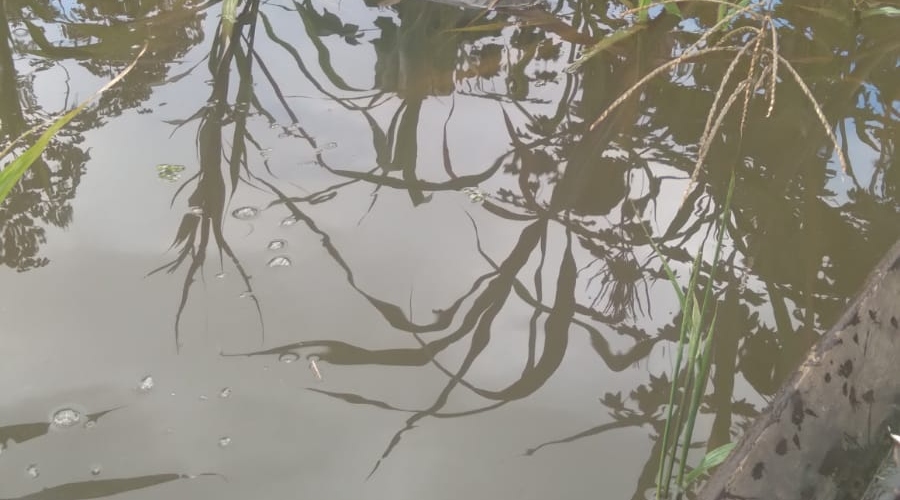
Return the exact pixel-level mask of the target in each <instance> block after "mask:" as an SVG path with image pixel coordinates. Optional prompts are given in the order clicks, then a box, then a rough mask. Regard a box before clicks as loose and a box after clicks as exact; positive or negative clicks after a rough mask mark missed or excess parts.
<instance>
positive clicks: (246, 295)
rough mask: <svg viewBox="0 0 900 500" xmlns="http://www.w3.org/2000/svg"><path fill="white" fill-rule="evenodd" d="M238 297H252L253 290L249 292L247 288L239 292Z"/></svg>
mask: <svg viewBox="0 0 900 500" xmlns="http://www.w3.org/2000/svg"><path fill="white" fill-rule="evenodd" d="M238 297H240V298H242V299H249V298H250V297H253V292H251V291H249V290H248V291H246V292H241V294H240V295H238Z"/></svg>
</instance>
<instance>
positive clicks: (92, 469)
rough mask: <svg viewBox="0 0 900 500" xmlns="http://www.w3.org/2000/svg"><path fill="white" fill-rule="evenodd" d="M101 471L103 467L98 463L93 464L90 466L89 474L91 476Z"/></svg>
mask: <svg viewBox="0 0 900 500" xmlns="http://www.w3.org/2000/svg"><path fill="white" fill-rule="evenodd" d="M101 472H103V468H102V467H100V466H99V465H95V466H93V467H91V475H92V476H99V475H100V473H101Z"/></svg>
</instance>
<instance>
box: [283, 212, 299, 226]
mask: <svg viewBox="0 0 900 500" xmlns="http://www.w3.org/2000/svg"><path fill="white" fill-rule="evenodd" d="M296 223H297V218H296V217H294V216H293V215H291V216H290V217H285V218H284V219H281V226H282V227H288V226H293V225H294V224H296Z"/></svg>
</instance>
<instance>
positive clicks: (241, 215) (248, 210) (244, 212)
mask: <svg viewBox="0 0 900 500" xmlns="http://www.w3.org/2000/svg"><path fill="white" fill-rule="evenodd" d="M258 215H259V209H258V208H256V207H241V208H238V209H235V210H234V211H233V212H231V216H232V217H234V218H235V219H238V220H250V219H255V218H256V216H258Z"/></svg>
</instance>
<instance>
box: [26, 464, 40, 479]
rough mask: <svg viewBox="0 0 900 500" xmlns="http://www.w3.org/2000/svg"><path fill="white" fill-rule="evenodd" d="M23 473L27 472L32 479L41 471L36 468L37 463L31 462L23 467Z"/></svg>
mask: <svg viewBox="0 0 900 500" xmlns="http://www.w3.org/2000/svg"><path fill="white" fill-rule="evenodd" d="M25 473H26V474H28V476H29V477H31V478H32V479H34V478H36V477H38V476H40V475H41V471H40V470H38V466H37V464H31V465H29V466H28V467H26V468H25Z"/></svg>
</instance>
